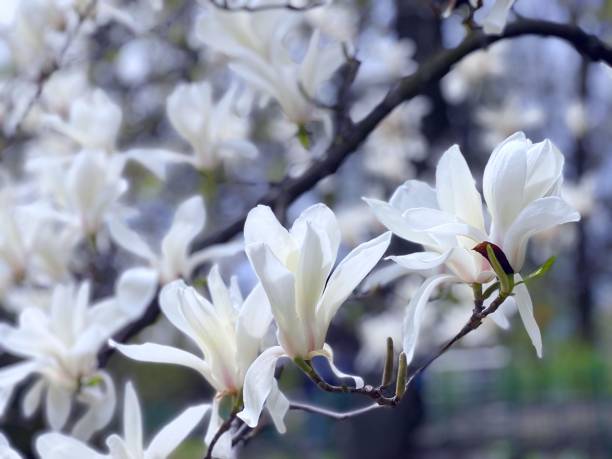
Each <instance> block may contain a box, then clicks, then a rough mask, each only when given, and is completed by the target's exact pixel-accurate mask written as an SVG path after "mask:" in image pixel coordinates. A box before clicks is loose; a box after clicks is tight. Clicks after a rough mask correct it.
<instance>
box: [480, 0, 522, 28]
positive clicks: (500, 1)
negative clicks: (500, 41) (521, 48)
mask: <svg viewBox="0 0 612 459" xmlns="http://www.w3.org/2000/svg"><path fill="white" fill-rule="evenodd" d="M515 1H516V0H497V1H496V2H495V4H494V5H493V7H492V8H491V11H489V14H488V15H487V16H486V17H485V18H484V20H483V21H482V27H483V29H484V32H485V33H486V34H487V35H499V34H501V33H502V32H503V31H504V28H505V27H506V22H507V21H508V14H509V13H510V8H512V5H514V2H515Z"/></svg>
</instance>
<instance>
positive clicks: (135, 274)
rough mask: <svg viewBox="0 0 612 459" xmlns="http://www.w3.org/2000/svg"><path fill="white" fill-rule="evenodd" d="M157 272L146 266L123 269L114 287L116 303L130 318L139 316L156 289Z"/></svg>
mask: <svg viewBox="0 0 612 459" xmlns="http://www.w3.org/2000/svg"><path fill="white" fill-rule="evenodd" d="M157 280H158V276H157V272H156V271H155V270H152V269H148V268H132V269H128V270H127V271H124V272H123V273H122V274H121V277H119V280H118V281H117V287H116V288H115V292H116V300H117V304H118V305H119V308H120V309H121V311H123V312H124V313H125V314H126V315H127V316H128V317H130V318H134V319H135V318H137V317H139V316H140V315H141V314H142V313H143V312H144V310H145V308H146V307H147V305H148V304H149V303H150V302H151V300H153V297H154V296H155V292H156V291H157Z"/></svg>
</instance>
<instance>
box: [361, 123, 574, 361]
mask: <svg viewBox="0 0 612 459" xmlns="http://www.w3.org/2000/svg"><path fill="white" fill-rule="evenodd" d="M563 162H564V161H563V155H562V154H561V152H559V150H558V149H557V148H556V147H555V146H554V145H553V144H552V143H551V142H550V141H549V140H544V141H543V142H540V143H537V144H532V143H531V141H530V140H529V139H527V138H526V137H525V135H524V134H523V133H516V134H514V135H512V136H510V137H509V138H508V139H506V140H505V141H504V142H502V143H501V144H500V145H499V146H498V147H497V148H496V149H495V150H494V151H493V153H492V155H491V158H490V159H489V162H488V163H487V166H486V168H485V172H484V178H483V191H484V198H485V201H486V203H487V207H488V210H489V214H490V216H491V224H490V226H489V228H488V230H487V228H486V226H485V223H484V215H483V210H482V201H481V197H480V193H479V192H478V191H477V190H476V186H475V183H474V179H473V177H472V174H471V172H470V170H469V167H468V165H467V163H466V162H465V159H464V158H463V156H462V154H461V152H460V150H459V147H457V146H453V147H451V148H450V149H449V150H448V151H447V152H446V153H445V154H444V155H443V156H442V158H441V159H440V162H439V163H438V166H437V169H436V188H435V189H433V188H431V187H430V186H429V185H427V184H426V183H423V182H420V181H416V180H410V181H408V182H406V183H405V184H404V185H402V186H400V187H399V188H398V189H397V190H396V191H395V193H394V194H393V196H392V197H391V200H390V201H389V202H388V203H386V202H382V201H378V200H372V199H368V200H366V201H367V202H368V204H369V205H370V207H371V208H372V210H373V211H374V213H375V214H376V216H377V217H378V219H379V220H380V221H381V222H382V223H383V224H384V225H385V226H387V227H388V228H389V229H391V230H392V231H393V232H394V233H395V234H397V235H398V236H399V237H401V238H403V239H406V240H409V241H412V242H416V243H418V244H421V245H423V247H424V249H425V251H423V252H417V253H412V254H409V255H404V256H397V257H391V259H392V260H394V261H395V262H396V263H399V264H400V265H402V266H403V267H405V268H406V269H408V270H412V271H428V270H431V269H434V268H438V267H439V266H442V265H444V266H445V267H446V268H447V270H448V271H449V272H448V273H442V274H435V275H433V276H431V277H429V278H427V280H426V281H425V282H424V283H423V285H422V286H421V288H420V289H419V291H418V292H417V294H416V295H415V296H414V297H413V298H412V300H411V301H410V304H409V305H408V309H407V314H406V317H405V320H404V352H406V355H407V357H408V359H409V360H410V358H412V356H413V354H414V350H415V346H416V341H417V336H418V330H419V327H420V324H421V321H422V315H423V308H424V306H425V305H426V304H427V302H428V299H429V297H430V296H431V294H432V293H433V291H434V290H435V289H436V287H437V286H439V285H440V284H442V283H453V282H463V283H467V284H485V283H487V282H490V281H491V280H493V277H494V275H493V272H492V268H491V267H490V266H489V263H488V262H487V261H486V260H485V259H484V258H483V257H481V256H480V255H479V254H477V253H476V252H475V251H474V250H472V249H473V247H474V246H475V245H476V244H477V243H480V242H484V241H488V242H492V243H494V244H497V245H498V246H499V247H500V248H501V249H502V250H503V252H504V253H505V255H506V257H507V259H508V261H509V263H510V266H511V267H512V268H513V270H514V272H516V273H518V272H520V270H521V269H522V267H523V264H524V261H525V253H526V248H527V243H528V241H529V238H530V237H531V236H533V235H534V234H536V233H538V232H541V231H545V230H547V229H549V228H552V227H555V226H557V225H560V224H563V223H568V222H574V221H577V220H579V218H580V216H579V214H578V213H577V212H576V211H574V210H573V209H572V208H571V207H570V206H569V205H568V204H567V203H566V202H565V201H564V200H563V199H562V198H561V197H560V196H559V191H560V185H561V183H562V180H563V175H562V172H563ZM517 277H518V279H519V280H520V276H517ZM514 293H515V296H514V297H510V298H508V299H507V300H506V302H513V301H516V304H517V306H518V310H519V313H520V316H521V319H522V320H523V323H524V325H525V328H526V330H527V333H528V334H529V336H530V338H531V340H532V342H533V345H534V347H535V348H536V351H537V353H538V355H541V353H542V343H541V336H540V331H539V329H538V326H537V323H536V322H535V319H534V316H533V306H532V303H531V298H530V296H529V293H528V291H527V288H526V287H525V284H520V285H517V286H516V287H515V289H514ZM498 318H499V319H500V320H503V318H501V317H498Z"/></svg>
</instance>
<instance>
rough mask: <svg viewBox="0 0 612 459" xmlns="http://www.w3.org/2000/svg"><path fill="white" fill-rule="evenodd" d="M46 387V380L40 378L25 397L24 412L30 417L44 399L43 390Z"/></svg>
mask: <svg viewBox="0 0 612 459" xmlns="http://www.w3.org/2000/svg"><path fill="white" fill-rule="evenodd" d="M44 389H45V380H44V379H40V380H38V381H36V382H35V383H34V384H32V387H30V388H29V389H28V391H27V392H26V394H25V395H24V397H23V405H22V406H23V414H24V416H25V417H27V418H29V417H30V416H32V415H33V414H34V412H35V411H36V410H37V409H38V407H39V406H40V402H41V400H42V396H43V391H44Z"/></svg>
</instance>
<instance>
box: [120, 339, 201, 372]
mask: <svg viewBox="0 0 612 459" xmlns="http://www.w3.org/2000/svg"><path fill="white" fill-rule="evenodd" d="M110 344H111V346H113V347H115V348H117V350H118V351H119V352H121V353H122V354H123V355H125V356H126V357H129V358H130V359H134V360H138V361H140V362H152V363H168V364H171V365H180V366H183V367H187V368H191V369H193V370H195V371H197V372H198V373H200V374H201V375H202V376H204V377H205V378H206V379H209V378H210V369H209V367H208V364H207V363H206V362H205V361H204V360H202V359H200V358H199V357H197V356H195V355H194V354H192V353H191V352H187V351H183V350H182V349H178V348H176V347H172V346H165V345H162V344H155V343H145V344H119V343H115V342H111V343H110Z"/></svg>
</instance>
